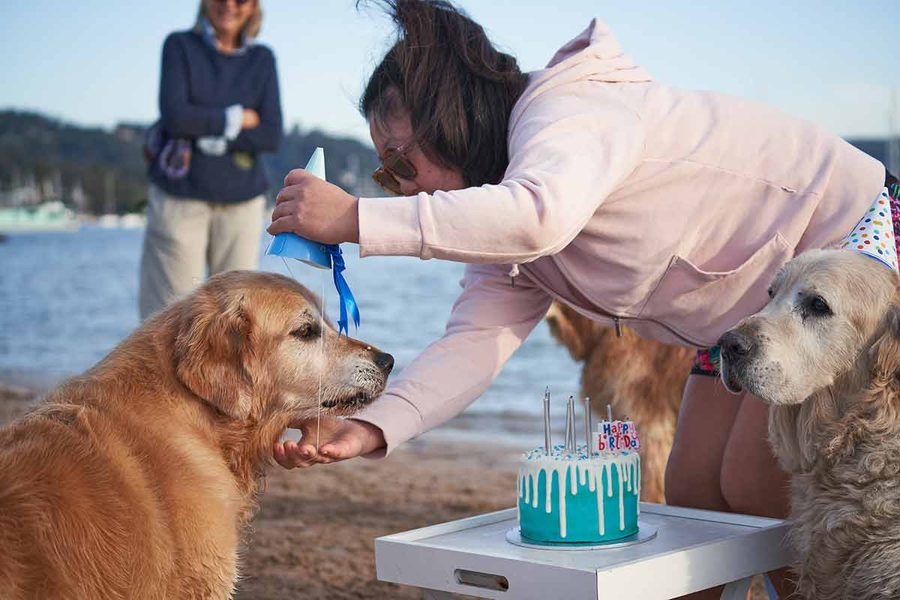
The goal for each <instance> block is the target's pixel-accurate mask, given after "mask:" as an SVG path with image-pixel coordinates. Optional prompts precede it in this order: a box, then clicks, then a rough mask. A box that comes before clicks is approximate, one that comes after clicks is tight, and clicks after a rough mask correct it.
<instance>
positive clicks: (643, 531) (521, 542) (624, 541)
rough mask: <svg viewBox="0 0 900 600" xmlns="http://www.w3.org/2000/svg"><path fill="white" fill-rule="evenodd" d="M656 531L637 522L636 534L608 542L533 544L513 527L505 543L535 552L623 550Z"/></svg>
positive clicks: (650, 538) (652, 527) (654, 534)
mask: <svg viewBox="0 0 900 600" xmlns="http://www.w3.org/2000/svg"><path fill="white" fill-rule="evenodd" d="M657 530H658V528H657V527H656V525H651V524H650V523H644V522H643V521H638V530H637V533H633V534H631V535H629V536H628V537H623V538H619V539H617V540H610V541H608V542H599V543H598V542H535V541H531V540H529V539H528V538H523V537H522V532H521V530H520V529H519V527H513V528H512V529H510V530H509V531H507V532H506V541H507V542H509V543H510V544H515V545H516V546H522V547H523V548H535V549H537V550H553V551H558V550H603V549H605V548H623V547H625V546H634V545H635V544H642V543H644V542H648V541H650V540H652V539H653V538H655V537H656V532H657Z"/></svg>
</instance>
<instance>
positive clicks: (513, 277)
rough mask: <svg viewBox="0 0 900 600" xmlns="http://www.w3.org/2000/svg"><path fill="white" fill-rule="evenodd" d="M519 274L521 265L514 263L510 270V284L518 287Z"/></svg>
mask: <svg viewBox="0 0 900 600" xmlns="http://www.w3.org/2000/svg"><path fill="white" fill-rule="evenodd" d="M518 276H519V265H516V264H514V265H513V266H512V268H511V269H510V270H509V284H510V285H511V286H512V287H516V277H518Z"/></svg>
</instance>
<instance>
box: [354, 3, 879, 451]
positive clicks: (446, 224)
mask: <svg viewBox="0 0 900 600" xmlns="http://www.w3.org/2000/svg"><path fill="white" fill-rule="evenodd" d="M529 79H530V80H529V85H528V88H527V89H526V91H525V93H524V94H523V96H522V98H521V99H520V100H519V101H518V103H517V104H516V106H515V108H514V109H513V112H512V115H511V117H510V133H509V155H510V164H509V168H508V169H507V171H506V175H505V178H504V181H503V182H502V183H500V184H498V185H485V186H481V187H478V188H469V189H465V190H458V191H452V192H436V193H434V194H432V195H429V194H426V193H420V194H418V195H417V196H410V197H403V198H361V199H360V201H359V233H360V254H361V255H362V256H371V255H409V256H419V257H421V258H423V259H428V258H440V259H445V260H454V261H462V262H466V263H472V264H469V265H468V266H467V267H466V272H465V277H464V279H463V281H462V285H463V292H462V294H461V295H460V296H459V298H458V299H457V301H456V303H455V305H454V306H453V311H452V313H451V315H450V320H449V322H448V323H447V330H446V333H445V334H444V336H443V337H442V338H441V339H440V340H438V341H436V342H435V343H433V344H432V345H431V346H429V347H428V348H427V349H426V350H425V351H424V352H423V353H422V354H421V355H420V356H419V357H418V358H416V359H415V360H414V361H413V362H412V363H411V364H410V365H409V366H407V367H406V368H405V369H404V370H403V372H402V373H400V374H399V375H398V376H397V377H395V378H394V379H393V381H392V382H391V384H390V385H389V387H388V389H387V390H386V391H385V393H384V395H383V396H382V397H380V398H379V399H378V400H376V401H375V402H374V403H373V404H372V405H371V406H369V407H368V408H366V409H365V410H364V411H363V412H362V413H360V415H358V418H359V419H362V420H365V421H368V422H370V423H373V424H375V425H377V426H378V427H380V428H381V429H382V430H383V431H384V436H385V439H386V440H387V443H388V451H390V450H391V449H393V448H394V447H396V445H397V444H400V443H402V442H404V441H406V440H408V439H410V438H412V437H415V436H416V435H418V434H420V433H422V432H424V431H426V430H428V429H431V428H433V427H435V426H437V425H439V424H441V423H443V422H444V421H446V420H448V419H450V418H451V417H453V416H455V415H456V414H458V413H459V412H461V411H462V410H463V409H464V408H465V407H466V406H468V405H469V404H470V403H471V402H472V401H473V400H475V399H476V398H477V397H478V396H479V395H481V394H482V393H483V392H484V391H485V390H486V389H487V387H488V386H489V385H490V383H491V381H492V380H493V378H494V377H495V376H496V375H497V373H498V372H499V371H500V369H501V368H502V367H503V364H504V363H505V362H506V361H507V359H508V358H509V357H510V355H511V354H512V353H513V352H514V351H515V350H516V348H518V346H519V345H520V344H521V343H522V341H523V340H524V339H525V338H526V337H527V336H528V334H529V333H530V332H531V330H532V329H533V328H534V327H535V325H537V323H538V322H540V320H541V319H542V318H543V316H544V314H545V313H546V311H547V308H548V307H549V306H550V303H551V301H552V300H559V301H560V302H564V303H566V304H569V305H571V306H572V307H574V308H575V309H576V310H578V311H579V312H581V313H583V314H584V315H586V316H588V317H591V318H593V319H596V320H598V321H601V322H605V323H607V324H610V325H613V324H615V323H622V324H623V325H627V326H628V327H630V328H632V329H634V330H635V331H637V332H638V333H639V334H641V335H644V336H646V337H651V338H655V339H659V340H661V341H664V342H669V343H676V344H683V345H689V346H697V347H708V346H711V345H714V344H715V342H716V340H717V339H718V337H719V336H720V335H721V334H722V333H723V332H724V331H726V330H727V329H729V328H730V327H731V326H733V325H734V324H735V323H737V321H738V320H740V319H741V318H743V317H744V316H746V315H749V314H752V313H753V312H755V311H757V310H758V309H760V308H761V307H762V306H763V304H765V301H766V288H767V285H768V281H769V279H770V278H771V277H772V275H773V274H774V272H775V271H776V270H777V269H778V267H780V266H781V265H782V264H783V263H784V262H785V261H787V260H789V259H790V258H791V257H792V256H794V255H795V254H798V253H799V252H802V251H803V250H805V249H807V248H822V247H827V246H830V245H833V244H836V243H838V242H839V241H840V240H841V238H842V237H843V236H844V235H846V234H847V233H848V232H849V231H850V230H851V229H852V228H853V226H854V225H855V224H856V222H857V221H858V220H859V218H860V217H861V215H862V214H863V212H865V211H866V209H867V208H868V207H869V205H870V203H871V202H872V200H873V199H874V198H875V197H876V196H877V195H878V194H879V192H880V191H881V188H882V186H883V183H884V176H885V171H884V167H883V166H882V165H881V163H879V162H878V161H876V160H874V159H872V158H870V157H869V156H867V155H865V154H863V153H862V152H860V151H858V150H856V149H855V148H853V147H852V146H850V145H849V144H847V143H846V142H844V141H842V140H841V139H839V138H837V137H836V136H834V135H832V134H830V133H828V132H826V131H824V130H822V129H821V128H819V127H818V126H816V125H814V124H813V123H810V122H807V121H803V120H800V119H797V118H794V117H791V116H788V115H785V114H783V113H781V112H779V111H777V110H774V109H772V108H768V107H766V106H762V105H759V104H754V103H752V102H747V101H744V100H740V99H738V98H734V97H730V96H725V95H722V94H716V93H711V92H702V91H686V90H678V89H674V88H670V87H668V86H665V85H661V84H658V83H655V82H654V81H653V80H652V78H651V77H650V75H649V74H648V73H647V72H646V71H645V70H644V69H642V68H641V67H639V66H637V65H635V64H634V63H633V62H632V61H631V59H630V58H629V57H628V56H627V55H625V54H623V53H622V50H621V48H620V47H619V44H618V43H617V42H616V40H615V39H614V38H613V36H612V34H611V33H610V31H609V29H608V27H607V26H606V25H605V24H604V23H603V22H601V21H599V20H596V19H595V20H594V21H592V22H591V24H590V26H589V27H588V28H587V29H586V30H585V31H584V32H583V33H582V34H581V35H579V36H578V37H577V38H575V39H574V40H572V41H571V42H569V43H568V44H566V45H565V46H563V48H561V49H560V50H559V52H557V53H556V55H555V56H554V57H553V59H552V60H551V61H550V63H549V64H548V65H547V68H545V69H543V70H541V71H537V72H535V73H532V74H530V78H529ZM520 263H521V267H520V271H519V272H520V275H519V276H518V277H516V278H515V285H511V278H510V271H511V267H513V266H514V265H516V264H520ZM516 270H518V269H513V271H512V272H513V273H515V272H516ZM538 392H539V390H538V391H537V392H536V393H538Z"/></svg>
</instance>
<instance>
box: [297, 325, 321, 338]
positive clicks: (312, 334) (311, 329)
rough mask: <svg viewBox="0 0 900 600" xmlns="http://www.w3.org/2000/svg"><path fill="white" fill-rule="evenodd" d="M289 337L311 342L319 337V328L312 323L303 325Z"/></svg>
mask: <svg viewBox="0 0 900 600" xmlns="http://www.w3.org/2000/svg"><path fill="white" fill-rule="evenodd" d="M291 335H292V336H294V337H295V338H297V339H298V340H311V339H313V338H317V337H319V327H318V325H314V324H312V323H304V324H303V325H301V326H300V327H298V328H297V329H295V330H293V331H292V332H291Z"/></svg>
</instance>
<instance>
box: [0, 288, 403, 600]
mask: <svg viewBox="0 0 900 600" xmlns="http://www.w3.org/2000/svg"><path fill="white" fill-rule="evenodd" d="M392 366H393V358H392V357H391V356H390V355H389V354H385V353H383V352H380V351H378V350H377V349H375V348H372V347H369V346H367V345H365V344H363V343H361V342H358V341H355V340H352V339H348V338H347V337H342V336H339V335H338V334H337V332H335V330H334V329H333V328H331V327H330V326H326V327H324V328H322V326H321V318H320V307H319V306H318V304H317V302H316V299H315V298H314V296H313V295H312V294H310V293H309V292H308V291H307V290H305V289H304V288H303V287H302V286H301V285H299V284H298V283H296V282H294V281H292V280H290V279H287V278H285V277H282V276H280V275H275V274H268V273H257V272H247V271H233V272H230V273H225V274H222V275H217V276H215V277H213V278H211V279H210V280H209V281H208V282H207V283H206V284H205V285H203V286H202V287H200V288H199V289H198V290H197V291H196V292H195V293H193V294H192V295H190V296H189V297H187V298H186V299H184V300H182V301H180V302H178V303H176V304H174V305H172V306H170V307H169V308H168V309H166V310H164V311H162V312H161V313H160V314H158V315H156V316H155V317H153V318H151V319H150V320H149V321H147V322H146V323H145V324H144V325H143V326H141V327H140V328H139V329H137V330H136V331H135V332H134V333H133V334H132V335H131V336H130V337H128V338H127V339H126V340H125V341H123V342H122V343H121V344H120V345H119V346H118V347H117V348H115V349H114V350H113V351H112V352H111V353H110V354H109V355H108V356H107V357H106V358H104V359H103V360H102V361H101V362H100V363H98V364H97V365H96V366H94V367H93V368H92V369H91V370H89V371H88V372H87V373H85V374H84V375H81V376H78V377H75V378H73V379H70V380H69V381H67V382H65V383H64V384H63V385H61V386H60V387H59V388H57V389H56V390H53V391H52V392H50V393H49V394H48V395H47V397H46V398H45V399H44V400H43V402H42V403H41V404H40V405H39V406H38V407H37V408H36V409H35V410H33V411H32V412H30V413H29V414H27V415H25V416H24V417H23V418H22V419H20V420H19V421H17V422H15V423H13V424H12V425H11V426H10V427H8V428H6V429H5V430H3V431H2V432H0V597H2V598H4V599H13V598H104V599H113V598H142V599H143V598H228V597H230V596H231V595H232V593H233V589H234V585H235V581H236V578H237V577H238V571H239V562H240V557H239V545H240V542H241V536H242V532H243V531H244V529H245V526H246V525H247V524H248V521H249V520H250V518H251V516H252V513H253V511H254V510H255V506H256V503H255V500H256V496H257V493H258V491H259V489H260V479H261V477H262V475H263V470H264V467H265V465H266V464H267V463H268V462H269V460H270V458H271V456H272V450H273V447H274V444H275V442H276V441H277V440H278V439H279V436H280V435H281V434H282V433H283V432H284V430H285V428H286V427H287V426H288V424H289V423H290V422H291V421H294V420H296V419H298V418H309V417H315V416H316V414H317V412H318V411H319V407H318V406H317V404H318V402H320V401H321V410H322V412H323V414H328V415H332V416H333V415H348V414H351V413H353V412H354V411H356V410H357V409H358V408H359V407H361V406H363V405H365V404H366V403H368V402H369V401H370V400H372V399H373V398H374V397H375V396H376V395H377V394H378V393H380V392H381V390H382V389H383V388H384V385H385V382H386V379H387V376H388V373H389V372H390V370H391V367H392Z"/></svg>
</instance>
